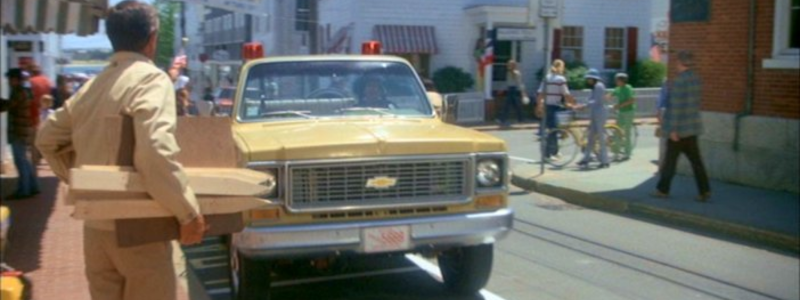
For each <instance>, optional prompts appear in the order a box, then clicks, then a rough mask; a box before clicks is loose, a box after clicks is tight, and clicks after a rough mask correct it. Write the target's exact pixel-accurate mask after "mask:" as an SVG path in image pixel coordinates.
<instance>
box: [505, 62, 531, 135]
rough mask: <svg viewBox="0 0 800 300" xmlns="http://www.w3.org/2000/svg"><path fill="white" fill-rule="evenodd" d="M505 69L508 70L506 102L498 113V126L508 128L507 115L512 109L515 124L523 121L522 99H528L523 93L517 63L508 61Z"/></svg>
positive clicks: (520, 73)
mask: <svg viewBox="0 0 800 300" xmlns="http://www.w3.org/2000/svg"><path fill="white" fill-rule="evenodd" d="M506 68H507V69H508V73H507V74H506V101H505V105H503V111H502V112H501V113H500V125H502V126H503V127H507V126H509V121H508V114H509V113H510V111H511V110H512V109H513V110H514V111H515V112H516V114H517V122H519V123H522V121H523V120H524V118H523V116H522V106H523V105H524V104H525V101H524V99H527V98H528V95H527V93H526V92H525V83H524V82H523V80H522V72H520V71H519V69H517V62H516V61H515V60H513V59H512V60H509V61H508V63H507V64H506ZM528 102H529V101H528Z"/></svg>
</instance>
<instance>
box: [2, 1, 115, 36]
mask: <svg viewBox="0 0 800 300" xmlns="http://www.w3.org/2000/svg"><path fill="white" fill-rule="evenodd" d="M0 1H2V6H3V10H2V13H0V27H2V28H3V32H4V33H7V34H16V33H42V32H55V33H58V34H66V33H75V34H77V35H80V36H84V35H91V34H94V33H97V29H98V22H99V21H100V19H101V18H103V17H104V16H105V12H106V9H107V7H108V0H0Z"/></svg>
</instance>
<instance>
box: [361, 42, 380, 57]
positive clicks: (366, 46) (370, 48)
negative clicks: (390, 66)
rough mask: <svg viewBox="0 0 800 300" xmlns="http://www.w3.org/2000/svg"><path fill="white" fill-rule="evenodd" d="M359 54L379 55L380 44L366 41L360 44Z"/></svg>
mask: <svg viewBox="0 0 800 300" xmlns="http://www.w3.org/2000/svg"><path fill="white" fill-rule="evenodd" d="M361 54H364V55H378V54H381V42H378V41H366V42H364V43H363V44H361Z"/></svg>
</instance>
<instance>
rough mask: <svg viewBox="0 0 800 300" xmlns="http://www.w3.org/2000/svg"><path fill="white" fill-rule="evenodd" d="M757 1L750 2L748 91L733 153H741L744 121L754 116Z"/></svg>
mask: <svg viewBox="0 0 800 300" xmlns="http://www.w3.org/2000/svg"><path fill="white" fill-rule="evenodd" d="M756 1H757V0H750V17H749V22H748V23H749V26H750V28H749V29H748V34H747V90H746V91H745V98H744V108H743V109H742V110H741V111H739V113H737V114H736V120H735V122H734V131H733V151H739V148H740V145H739V144H740V143H741V135H742V132H741V131H742V130H741V127H742V119H743V118H744V117H747V116H749V115H752V114H753V92H754V91H753V90H754V89H755V80H754V77H755V67H754V62H755V39H756V35H755V32H756Z"/></svg>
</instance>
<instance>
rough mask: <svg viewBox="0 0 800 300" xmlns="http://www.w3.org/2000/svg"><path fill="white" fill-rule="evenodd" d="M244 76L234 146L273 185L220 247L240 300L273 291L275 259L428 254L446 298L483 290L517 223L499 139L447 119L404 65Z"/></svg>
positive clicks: (330, 66)
mask: <svg viewBox="0 0 800 300" xmlns="http://www.w3.org/2000/svg"><path fill="white" fill-rule="evenodd" d="M240 74H241V75H240V78H239V82H238V87H237V89H236V93H235V95H234V105H233V109H232V113H231V118H233V120H234V122H233V123H234V125H233V128H234V138H235V140H236V142H237V146H238V147H239V149H240V150H241V151H242V152H243V157H244V158H245V159H246V160H247V165H248V167H249V168H252V169H255V170H259V171H263V172H269V173H271V174H272V175H274V176H275V178H276V179H277V188H276V189H275V191H274V192H273V193H272V194H270V195H266V196H265V198H267V199H270V200H273V202H274V204H273V205H272V206H269V207H264V208H262V209H256V210H251V211H249V212H247V213H246V216H245V221H246V228H245V229H244V231H243V232H241V233H237V234H234V235H233V236H231V237H229V239H228V240H229V245H230V247H229V248H230V251H231V260H232V278H233V283H234V291H235V293H236V294H237V295H238V298H239V299H255V298H259V297H260V298H259V299H262V298H264V297H265V295H267V294H268V293H269V290H268V289H269V285H270V274H271V270H272V269H271V268H272V266H273V265H274V263H275V262H276V261H280V260H285V259H306V258H308V259H315V258H325V257H336V256H345V255H376V254H377V255H384V254H389V255H396V254H403V253H422V254H425V255H428V256H436V257H437V260H438V263H439V266H440V269H441V271H442V275H443V279H444V283H445V285H446V287H448V288H449V289H450V290H451V291H453V292H457V293H475V292H477V291H478V290H480V289H481V288H482V287H483V286H484V285H485V284H486V283H487V281H488V279H489V275H490V273H491V268H492V254H493V243H495V242H496V241H497V240H499V239H500V238H503V237H504V236H505V235H506V234H507V233H508V231H509V230H510V229H511V226H512V220H513V213H512V211H511V210H510V209H508V208H507V195H508V181H509V172H508V156H507V154H506V145H505V143H504V142H503V141H502V140H500V139H497V138H494V137H492V136H490V135H487V134H483V133H480V132H477V131H474V130H471V129H467V128H463V127H458V126H453V125H449V124H445V123H444V122H442V121H441V120H440V119H439V118H438V117H437V115H436V114H435V113H434V110H433V108H432V106H431V104H430V102H429V101H428V99H427V96H426V93H425V90H424V88H423V85H422V81H421V80H420V78H419V76H418V75H417V74H416V72H415V71H414V69H413V68H412V67H411V65H409V63H408V62H407V61H405V60H403V59H401V58H397V57H392V56H383V55H347V56H345V55H341V56H298V57H275V58H264V59H256V60H252V61H249V62H247V63H246V64H245V65H244V66H243V67H242V70H241V73H240ZM256 295H257V296H256Z"/></svg>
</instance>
